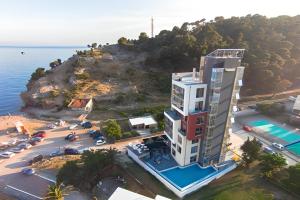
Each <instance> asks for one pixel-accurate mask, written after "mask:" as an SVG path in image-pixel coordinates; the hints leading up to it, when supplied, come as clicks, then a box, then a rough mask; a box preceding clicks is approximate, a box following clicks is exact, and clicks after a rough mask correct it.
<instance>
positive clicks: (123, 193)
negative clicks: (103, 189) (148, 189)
mask: <svg viewBox="0 0 300 200" xmlns="http://www.w3.org/2000/svg"><path fill="white" fill-rule="evenodd" d="M120 199H126V200H171V199H168V198H165V197H162V196H159V195H157V196H156V197H155V199H152V198H149V197H146V196H144V195H141V194H138V193H135V192H131V191H129V190H125V189H123V188H120V187H118V188H117V189H116V190H115V191H114V193H113V194H112V195H111V196H110V197H109V199H108V200H120Z"/></svg>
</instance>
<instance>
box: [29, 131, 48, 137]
mask: <svg viewBox="0 0 300 200" xmlns="http://www.w3.org/2000/svg"><path fill="white" fill-rule="evenodd" d="M32 137H41V138H45V137H46V132H45V131H38V132H36V133H34V134H32Z"/></svg>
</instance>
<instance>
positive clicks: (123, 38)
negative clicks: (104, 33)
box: [118, 37, 128, 46]
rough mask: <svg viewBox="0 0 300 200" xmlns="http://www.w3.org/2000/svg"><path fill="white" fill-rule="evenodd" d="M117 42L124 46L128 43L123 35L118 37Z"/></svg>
mask: <svg viewBox="0 0 300 200" xmlns="http://www.w3.org/2000/svg"><path fill="white" fill-rule="evenodd" d="M118 44H119V45H122V46H125V45H127V44H128V39H127V38H125V37H121V38H120V39H118Z"/></svg>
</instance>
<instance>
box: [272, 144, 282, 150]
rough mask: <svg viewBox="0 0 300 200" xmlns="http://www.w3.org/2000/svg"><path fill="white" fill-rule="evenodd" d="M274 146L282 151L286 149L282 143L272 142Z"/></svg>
mask: <svg viewBox="0 0 300 200" xmlns="http://www.w3.org/2000/svg"><path fill="white" fill-rule="evenodd" d="M272 146H273V147H275V148H276V149H279V150H280V151H282V150H283V149H284V146H283V145H282V144H278V143H275V142H274V143H272Z"/></svg>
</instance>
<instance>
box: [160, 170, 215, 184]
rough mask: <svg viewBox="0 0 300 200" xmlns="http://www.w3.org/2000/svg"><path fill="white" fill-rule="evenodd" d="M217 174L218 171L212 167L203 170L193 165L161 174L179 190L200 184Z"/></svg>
mask: <svg viewBox="0 0 300 200" xmlns="http://www.w3.org/2000/svg"><path fill="white" fill-rule="evenodd" d="M216 173H217V170H216V169H215V168H213V167H211V166H209V167H206V168H201V167H200V166H199V165H198V164H192V165H189V166H186V167H174V168H171V169H167V170H164V171H162V172H160V174H161V175H162V176H163V177H164V178H166V179H167V180H168V181H169V182H170V183H172V185H174V186H175V187H177V188H179V189H183V188H185V187H187V186H189V185H191V184H195V183H199V182H201V181H203V180H204V179H206V178H208V177H210V176H212V175H214V174H216Z"/></svg>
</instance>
